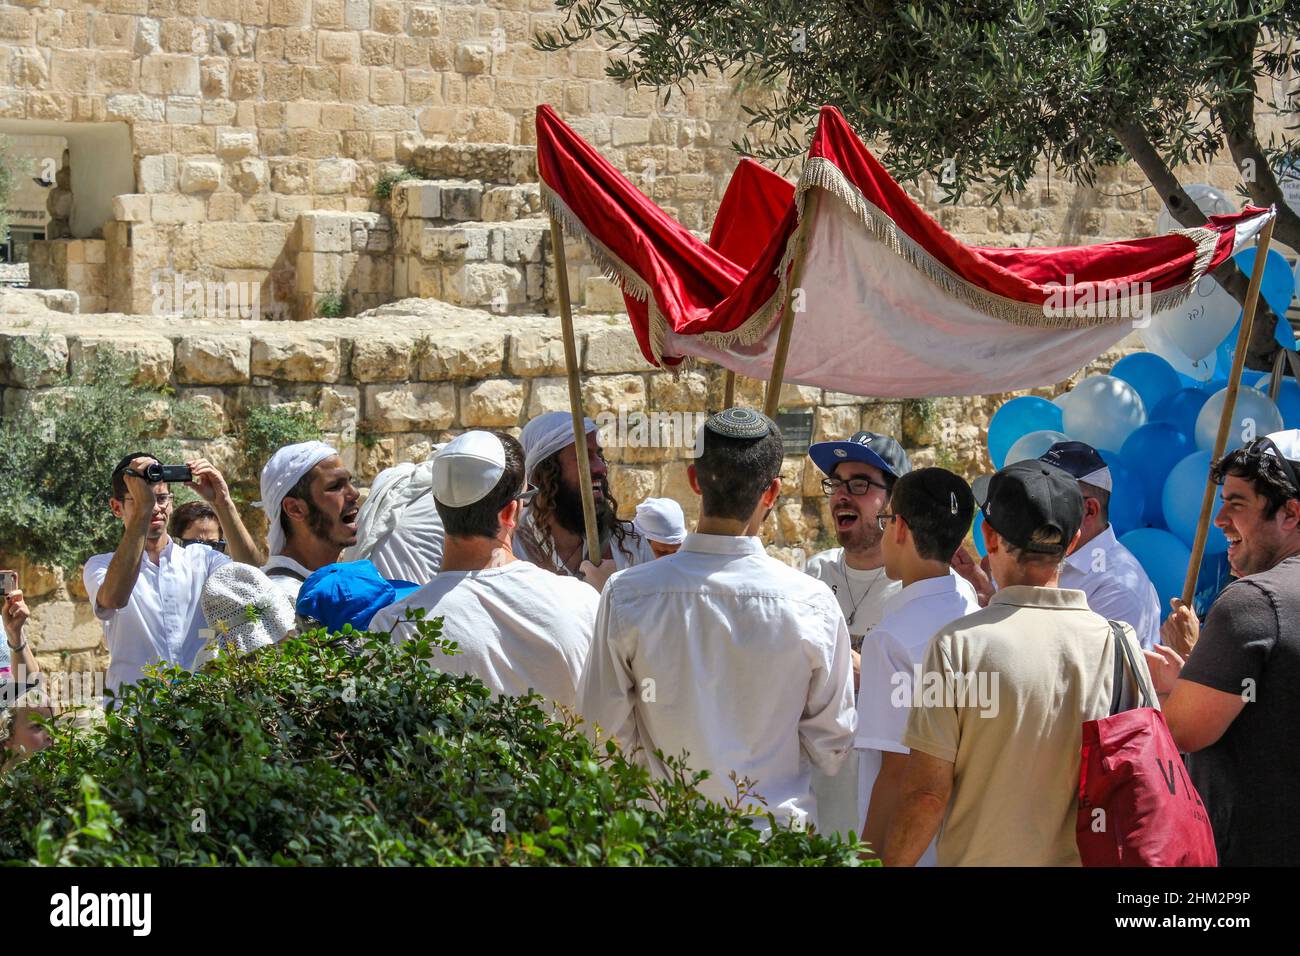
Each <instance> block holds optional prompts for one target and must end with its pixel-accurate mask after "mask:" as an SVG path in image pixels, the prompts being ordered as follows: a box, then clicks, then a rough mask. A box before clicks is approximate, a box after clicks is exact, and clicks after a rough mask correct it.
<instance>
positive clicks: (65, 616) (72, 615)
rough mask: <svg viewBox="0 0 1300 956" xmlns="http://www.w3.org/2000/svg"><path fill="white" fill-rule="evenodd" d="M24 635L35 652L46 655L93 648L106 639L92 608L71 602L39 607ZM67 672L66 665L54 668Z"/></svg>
mask: <svg viewBox="0 0 1300 956" xmlns="http://www.w3.org/2000/svg"><path fill="white" fill-rule="evenodd" d="M23 633H24V636H25V637H26V638H27V640H28V641H29V642H30V643H31V645H32V650H33V651H39V652H43V653H51V652H55V653H61V652H64V651H84V650H87V649H94V648H97V647H98V646H99V645H100V642H101V641H102V640H103V638H104V629H103V625H101V624H100V623H99V621H98V620H96V619H95V615H94V612H93V611H92V610H91V609H90V605H89V604H83V603H81V602H76V603H74V602H72V601H45V602H43V603H41V604H38V605H36V606H35V607H33V608H32V616H31V619H30V620H29V621H28V622H27V626H26V627H25V628H24V629H23ZM68 670H70V668H69V667H68V666H67V665H61V666H59V667H57V668H55V671H56V672H64V671H68Z"/></svg>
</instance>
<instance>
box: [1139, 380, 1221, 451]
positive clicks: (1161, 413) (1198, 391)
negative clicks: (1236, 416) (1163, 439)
mask: <svg viewBox="0 0 1300 956" xmlns="http://www.w3.org/2000/svg"><path fill="white" fill-rule="evenodd" d="M1215 391H1216V392H1217V391H1218V389H1217V388H1216V389H1215ZM1211 394H1212V393H1211V392H1207V391H1205V390H1204V389H1202V388H1184V389H1180V390H1179V391H1177V392H1174V393H1173V394H1172V395H1166V396H1165V397H1164V398H1162V399H1161V400H1160V404H1159V405H1157V406H1156V407H1155V408H1154V409H1153V410H1152V411H1151V414H1150V415H1149V416H1147V424H1148V425H1150V424H1152V423H1153V422H1168V423H1169V424H1170V425H1173V426H1174V428H1176V429H1178V430H1179V431H1180V432H1182V433H1183V434H1184V435H1186V436H1187V437H1188V438H1189V439H1190V440H1192V441H1193V442H1195V440H1196V417H1197V416H1198V415H1200V414H1201V406H1202V405H1204V404H1205V403H1206V402H1208V401H1209V400H1210V395H1211ZM1138 431H1141V429H1138ZM1134 434H1136V432H1134ZM1129 437H1130V438H1132V437H1133V436H1132V435H1130V436H1129ZM1125 444H1128V442H1127V441H1126V442H1125Z"/></svg>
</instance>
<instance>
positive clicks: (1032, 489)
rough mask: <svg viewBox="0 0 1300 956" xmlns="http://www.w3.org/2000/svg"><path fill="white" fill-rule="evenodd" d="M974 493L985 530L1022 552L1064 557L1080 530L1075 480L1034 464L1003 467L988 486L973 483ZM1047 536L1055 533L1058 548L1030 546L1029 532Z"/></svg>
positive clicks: (1080, 507)
mask: <svg viewBox="0 0 1300 956" xmlns="http://www.w3.org/2000/svg"><path fill="white" fill-rule="evenodd" d="M974 492H975V502H976V504H978V505H979V509H980V512H981V513H982V514H983V515H984V520H985V521H986V522H987V523H988V525H989V526H990V527H991V528H992V529H993V530H994V531H996V532H997V533H998V534H999V535H1001V536H1002V537H1004V538H1006V539H1007V541H1009V542H1010V543H1011V544H1012V545H1013V546H1015V547H1017V548H1020V549H1022V550H1024V551H1031V552H1034V553H1036V554H1065V550H1066V549H1067V548H1068V547H1069V546H1070V542H1071V541H1073V540H1074V536H1075V535H1076V534H1078V533H1079V527H1080V525H1082V524H1083V495H1081V494H1080V493H1079V481H1078V479H1077V478H1075V477H1074V476H1073V475H1071V474H1070V473H1069V472H1067V471H1065V470H1064V469H1062V468H1058V467H1056V466H1055V465H1050V464H1048V463H1047V462H1045V461H1040V460H1038V459H1036V458H1029V459H1026V460H1025V461H1018V462H1015V463H1014V464H1011V465H1007V466H1006V467H1005V468H1003V469H1002V470H1001V471H999V472H997V473H996V474H994V475H993V477H991V478H989V479H988V481H987V482H985V481H976V482H975V487H974ZM1046 530H1052V531H1057V532H1059V533H1060V535H1061V544H1059V545H1043V544H1030V539H1031V538H1032V537H1033V535H1034V532H1036V531H1046Z"/></svg>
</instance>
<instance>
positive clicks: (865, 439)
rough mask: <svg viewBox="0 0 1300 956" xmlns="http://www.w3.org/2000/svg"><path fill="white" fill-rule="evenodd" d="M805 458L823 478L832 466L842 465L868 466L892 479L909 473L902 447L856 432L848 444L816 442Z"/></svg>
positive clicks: (896, 443) (831, 469)
mask: <svg viewBox="0 0 1300 956" xmlns="http://www.w3.org/2000/svg"><path fill="white" fill-rule="evenodd" d="M808 457H809V458H811V459H812V460H813V464H814V465H816V466H817V467H818V468H820V469H821V470H822V472H823V473H825V474H826V475H833V474H834V473H835V466H836V465H839V464H840V463H841V462H846V461H860V462H863V463H864V464H868V465H872V466H873V467H876V468H879V469H880V470H881V471H882V472H884V473H885V474H886V475H891V476H893V477H894V478H902V477H903V476H904V475H905V474H907V473H908V472H909V471H911V470H912V463H911V462H910V461H909V460H908V458H907V452H905V451H903V446H902V445H900V444H899V443H898V442H896V441H894V439H892V438H890V437H889V436H888V435H878V434H876V433H875V432H857V433H855V434H854V435H853V437H852V438H850V439H849V440H848V441H819V442H817V443H816V444H815V445H813V446H812V447H811V448H809V449H808Z"/></svg>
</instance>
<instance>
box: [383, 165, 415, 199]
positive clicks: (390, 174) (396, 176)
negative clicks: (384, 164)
mask: <svg viewBox="0 0 1300 956" xmlns="http://www.w3.org/2000/svg"><path fill="white" fill-rule="evenodd" d="M419 178H420V174H419V173H417V172H416V171H415V170H414V169H411V168H410V167H408V166H403V167H402V168H401V169H388V170H385V171H384V172H382V173H380V174H379V179H378V180H376V181H375V196H376V198H379V199H388V198H389V197H390V196H392V195H393V187H394V186H396V185H397V184H398V183H404V182H406V181H407V180H408V179H419Z"/></svg>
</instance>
